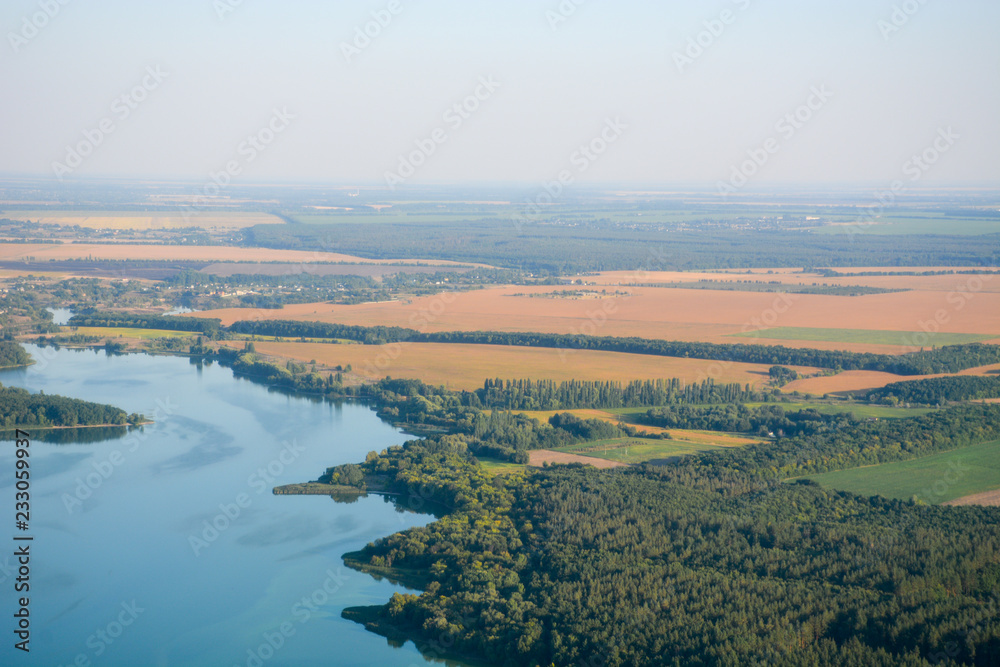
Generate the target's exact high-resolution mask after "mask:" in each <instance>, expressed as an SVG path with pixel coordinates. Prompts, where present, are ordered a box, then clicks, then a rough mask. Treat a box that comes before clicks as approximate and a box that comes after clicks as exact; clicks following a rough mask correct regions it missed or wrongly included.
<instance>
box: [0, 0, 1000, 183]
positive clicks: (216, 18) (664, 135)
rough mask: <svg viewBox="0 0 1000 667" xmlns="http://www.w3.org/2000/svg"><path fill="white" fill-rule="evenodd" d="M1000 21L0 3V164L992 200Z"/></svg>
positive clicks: (477, 2)
mask: <svg viewBox="0 0 1000 667" xmlns="http://www.w3.org/2000/svg"><path fill="white" fill-rule="evenodd" d="M998 29H1000V3H997V2H995V0H957V1H956V0H952V1H950V2H945V0H923V1H922V2H921V1H920V0H905V1H903V0H840V1H838V2H832V1H828V2H821V1H818V0H809V1H806V2H804V1H803V0H797V1H793V0H771V1H770V2H765V1H763V0H718V1H712V2H683V3H682V2H662V1H655V2H654V1H651V0H650V1H645V2H640V1H638V0H618V1H616V2H609V1H607V0H604V1H601V0H562V1H561V2H560V0H539V1H537V2H528V1H526V0H505V1H504V2H500V1H499V0H493V1H491V2H486V1H481V0H462V1H459V0H419V1H418V0H376V1H373V2H360V1H359V2H328V1H327V2H321V1H319V0H283V1H282V2H278V1H277V0H171V1H170V2H166V1H161V2H150V1H148V0H145V1H144V0H94V1H93V2H83V1H82V0H4V2H3V3H0V32H2V34H3V37H4V39H3V42H4V43H3V44H0V84H2V89H3V91H4V101H3V102H2V103H0V173H6V174H33V175H40V176H44V177H48V178H52V179H60V180H64V179H86V178H89V177H104V176H116V177H128V178H168V179H190V180H194V181H201V180H205V179H214V180H216V181H217V182H222V181H226V180H227V179H229V182H233V183H254V182H261V181H264V182H309V183H340V184H350V183H358V184H388V185H398V184H429V183H451V182H517V183H554V182H557V181H559V180H560V179H563V180H564V181H565V182H567V183H569V182H634V183H664V184H667V183H702V184H720V183H721V184H724V183H739V181H740V179H741V177H743V178H747V179H750V180H753V181H754V182H755V183H760V184H768V183H776V184H777V183H847V182H850V183H859V182H864V183H885V184H888V183H891V182H893V181H896V180H903V181H906V182H915V181H921V182H923V183H951V182H967V181H976V182H985V183H991V184H996V183H1000V161H998V159H997V156H998V155H1000V123H998V122H997V119H998V118H1000V40H998V39H997V38H996V34H997V31H998ZM366 33H367V34H366ZM456 105H458V106H457V107H456Z"/></svg>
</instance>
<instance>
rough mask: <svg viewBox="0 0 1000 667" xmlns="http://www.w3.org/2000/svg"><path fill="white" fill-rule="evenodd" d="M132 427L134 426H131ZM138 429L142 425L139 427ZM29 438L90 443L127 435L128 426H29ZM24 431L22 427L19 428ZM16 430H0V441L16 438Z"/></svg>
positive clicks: (80, 443)
mask: <svg viewBox="0 0 1000 667" xmlns="http://www.w3.org/2000/svg"><path fill="white" fill-rule="evenodd" d="M133 428H134V427H133ZM139 428H140V429H141V428H142V427H139ZM27 431H28V433H30V434H31V440H32V441H37V442H47V443H50V444H53V445H90V444H93V443H95V442H104V441H105V440H118V439H119V438H124V437H125V436H126V435H128V432H129V427H128V426H91V427H87V428H51V429H42V428H38V427H35V428H31V427H29V428H28V429H27ZM21 432H22V433H23V432H24V429H22V430H21ZM15 434H16V430H14V429H10V430H0V441H13V440H15V439H16V435H15Z"/></svg>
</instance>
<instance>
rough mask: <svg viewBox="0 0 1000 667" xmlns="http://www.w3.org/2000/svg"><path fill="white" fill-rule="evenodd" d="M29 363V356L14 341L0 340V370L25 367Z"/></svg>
mask: <svg viewBox="0 0 1000 667" xmlns="http://www.w3.org/2000/svg"><path fill="white" fill-rule="evenodd" d="M30 363H31V355H30V354H28V351H27V350H25V349H24V347H23V346H22V345H21V344H20V343H18V342H17V341H14V340H0V368H10V367H14V366H27V365H28V364H30Z"/></svg>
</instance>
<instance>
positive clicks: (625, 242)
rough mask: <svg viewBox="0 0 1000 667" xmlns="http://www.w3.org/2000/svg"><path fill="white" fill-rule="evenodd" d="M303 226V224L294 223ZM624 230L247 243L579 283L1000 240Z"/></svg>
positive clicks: (383, 229) (481, 229)
mask: <svg viewBox="0 0 1000 667" xmlns="http://www.w3.org/2000/svg"><path fill="white" fill-rule="evenodd" d="M292 219H293V220H294V216H293V217H292ZM663 231H664V230H663V228H661V227H659V226H656V225H649V226H645V225H642V226H637V227H633V226H620V225H615V224H613V223H606V222H601V221H595V220H593V218H592V217H591V218H590V219H584V218H581V219H580V220H579V221H574V223H573V224H568V223H565V222H564V223H563V224H560V221H559V220H544V221H536V220H522V219H518V218H516V217H514V216H511V217H509V218H496V219H493V220H481V221H477V220H455V221H441V222H436V223H434V222H428V221H419V222H413V223H396V222H380V221H379V220H378V218H377V217H375V216H373V219H372V221H371V222H364V223H354V222H343V223H337V224H336V225H323V224H302V223H298V222H290V223H288V224H284V225H257V226H255V227H251V228H248V229H246V230H244V237H243V243H244V244H245V245H248V246H254V247H263V248H289V249H299V250H317V249H322V250H324V251H326V252H338V253H346V254H350V255H357V256H360V257H365V258H369V259H407V258H409V259H446V260H452V261H459V262H476V263H484V264H490V265H493V266H500V267H505V268H512V269H522V270H527V271H544V272H547V273H552V274H574V273H579V272H587V271H629V270H635V269H636V268H640V269H645V270H655V271H681V270H702V269H725V268H761V267H763V268H770V267H775V266H829V265H831V262H833V263H834V264H832V265H836V266H897V265H899V264H900V263H902V264H904V265H910V266H965V267H967V266H991V265H992V263H993V260H994V258H995V257H996V256H997V255H998V254H1000V235H995V234H994V235H986V236H980V237H977V242H976V243H969V242H968V239H967V237H962V236H929V235H916V234H913V235H904V236H880V235H877V234H864V239H865V242H864V243H857V242H856V239H855V238H854V236H852V235H851V234H849V233H844V234H814V233H811V232H809V231H789V230H770V231H769V230H761V229H757V230H739V229H725V228H722V229H719V228H713V229H712V231H711V233H710V234H709V233H705V232H704V231H696V230H671V232H670V234H669V239H670V241H669V243H668V242H666V241H665V240H664V233H663Z"/></svg>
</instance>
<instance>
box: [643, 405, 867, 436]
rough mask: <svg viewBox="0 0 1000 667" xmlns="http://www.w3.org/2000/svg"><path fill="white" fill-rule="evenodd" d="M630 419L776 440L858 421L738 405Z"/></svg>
mask: <svg viewBox="0 0 1000 667" xmlns="http://www.w3.org/2000/svg"><path fill="white" fill-rule="evenodd" d="M633 418H634V419H635V421H636V422H638V423H640V424H648V425H650V426H658V427H660V428H681V429H695V430H701V431H728V432H731V433H752V434H754V435H759V436H767V435H774V436H777V437H779V438H782V437H792V436H796V435H814V434H816V433H821V432H823V431H829V430H834V429H839V428H843V427H844V426H848V425H851V424H853V423H855V422H856V421H857V419H856V418H855V417H853V415H851V413H837V414H832V415H824V414H820V413H819V412H817V411H816V410H811V409H806V410H794V411H790V412H786V411H785V410H784V408H782V407H781V406H780V405H761V406H759V407H747V406H745V405H743V404H741V403H735V404H734V403H729V404H726V405H713V406H709V407H695V406H690V405H672V406H669V407H661V408H651V409H650V410H649V411H648V412H647V413H646V414H638V415H635V416H634V417H633Z"/></svg>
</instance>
